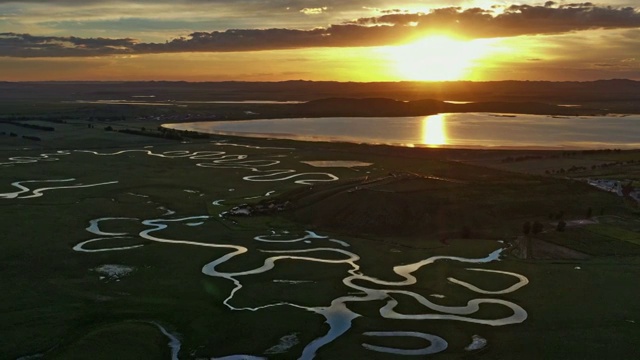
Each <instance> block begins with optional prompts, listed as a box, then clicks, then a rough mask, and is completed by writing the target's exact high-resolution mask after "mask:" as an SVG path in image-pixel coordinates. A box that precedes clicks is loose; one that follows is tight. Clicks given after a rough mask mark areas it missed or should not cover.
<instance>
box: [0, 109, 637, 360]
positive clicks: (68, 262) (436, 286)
mask: <svg viewBox="0 0 640 360" xmlns="http://www.w3.org/2000/svg"><path fill="white" fill-rule="evenodd" d="M65 111H71V110H65ZM38 121H41V120H38ZM39 123H40V122H38V124H39ZM34 124H35V123H34ZM46 124H48V123H46ZM90 125H94V126H93V127H91V126H90ZM107 125H112V126H113V127H115V128H116V129H118V128H120V127H121V128H130V129H132V128H136V129H140V128H142V127H145V128H146V129H147V130H146V131H155V130H154V129H155V126H154V123H153V122H149V121H147V122H134V121H131V120H124V121H118V122H108V123H102V122H97V121H95V120H88V119H84V118H77V119H69V120H67V121H66V122H65V123H61V124H51V126H53V127H55V131H53V132H43V131H37V130H32V129H26V128H20V127H18V128H15V127H14V126H12V125H10V124H0V126H1V127H2V128H0V131H5V130H4V129H5V128H6V129H7V130H11V131H15V132H20V134H21V135H22V133H23V132H24V133H25V134H26V132H27V131H29V134H31V131H33V134H36V133H37V135H36V136H39V137H41V138H42V140H41V141H40V142H34V141H29V140H27V139H24V138H21V137H14V138H12V137H3V138H2V140H3V141H2V143H1V144H2V146H1V147H0V163H2V164H4V165H0V166H1V171H0V194H5V196H4V197H3V196H0V212H1V213H2V216H1V220H0V221H1V225H2V229H3V231H2V232H3V235H2V241H1V243H0V267H1V268H0V276H1V279H0V280H1V281H0V283H1V284H2V288H3V290H2V293H3V296H2V297H0V321H1V322H2V324H3V330H2V331H1V336H0V354H2V357H3V358H9V359H16V358H20V357H22V356H30V355H38V354H41V355H42V356H43V357H44V358H51V359H83V358H99V357H100V356H102V357H103V358H118V359H128V358H129V359H138V358H149V359H150V358H158V359H161V358H166V359H169V358H171V356H172V355H171V348H170V347H169V345H168V343H169V341H170V338H168V337H167V336H166V335H165V334H164V333H163V332H162V331H161V330H160V328H159V327H158V325H159V326H161V327H162V328H163V329H166V331H167V332H168V333H170V334H174V335H175V336H176V337H177V338H179V340H180V342H181V347H180V352H179V357H180V358H181V359H190V358H211V357H222V356H228V355H234V354H250V355H254V356H265V357H272V358H292V359H293V358H298V357H300V356H301V354H303V351H304V350H305V348H306V347H307V346H308V345H309V344H311V343H312V342H313V341H314V340H315V339H318V338H320V337H323V336H325V335H326V334H327V331H328V330H329V326H328V325H327V324H326V323H325V321H326V320H327V318H325V317H323V316H321V315H320V314H319V313H317V312H314V311H311V310H310V309H320V308H326V307H328V306H329V305H330V304H331V302H332V301H333V300H335V299H338V298H341V297H344V296H355V297H358V296H360V297H362V296H363V295H362V294H363V291H358V290H356V289H354V287H351V286H348V285H347V283H345V279H347V278H348V277H349V276H351V277H354V280H353V284H355V285H357V286H362V287H365V288H366V289H369V291H374V290H376V291H378V290H379V291H383V290H384V291H391V290H389V289H392V290H397V289H402V290H404V291H406V293H402V294H401V293H393V292H391V293H389V294H387V295H388V297H384V298H375V297H374V298H372V299H371V300H370V301H351V302H347V303H346V304H347V307H348V309H349V311H350V312H351V313H355V314H357V315H358V317H356V318H354V319H353V321H352V322H351V327H350V328H349V330H348V331H346V332H345V333H344V334H343V335H341V336H338V337H336V338H335V339H334V340H333V341H331V342H329V343H327V344H326V345H325V346H322V347H320V348H319V350H318V351H317V355H316V358H318V359H335V358H353V359H358V358H367V359H387V358H401V357H403V356H400V355H394V354H389V353H382V352H376V351H372V350H368V349H366V348H365V347H363V345H362V344H365V343H366V344H370V345H374V346H383V347H393V348H407V349H411V348H414V349H415V348H423V347H426V346H428V345H429V343H428V342H427V341H425V340H422V339H416V338H411V337H372V336H369V335H366V333H369V332H375V331H413V332H421V333H428V334H434V335H437V336H439V337H442V338H443V339H445V340H446V341H447V343H448V347H447V349H446V350H444V351H443V352H441V353H438V354H435V355H433V356H434V357H435V358H443V359H447V358H451V359H457V358H463V357H482V358H486V359H505V358H522V359H540V358H563V359H584V358H616V359H623V358H632V355H633V354H634V353H635V352H636V347H637V341H636V339H637V338H638V336H640V328H638V321H640V303H638V301H637V291H636V289H635V286H634V284H635V283H636V282H637V279H638V276H640V251H638V249H640V246H639V244H638V242H637V239H638V232H639V230H640V228H639V227H638V224H637V221H636V220H634V219H637V216H638V213H637V210H636V209H634V208H633V207H630V206H629V204H627V203H624V202H623V201H622V200H621V199H620V198H618V197H615V196H613V195H611V194H607V193H605V192H601V191H598V190H596V189H593V188H591V187H588V186H586V185H585V184H583V183H582V182H579V181H577V179H566V178H564V176H563V177H552V176H547V175H546V174H545V173H544V170H547V169H549V168H552V167H554V166H558V165H557V164H556V163H553V164H554V165H549V166H548V167H545V166H546V165H545V166H535V168H536V169H538V170H536V171H532V172H537V173H536V174H527V173H522V172H514V170H518V171H522V170H523V169H515V168H513V167H509V166H510V164H507V163H503V162H501V161H500V160H499V159H502V158H506V157H508V156H513V155H514V154H515V155H516V156H525V155H526V154H528V152H522V153H513V152H499V151H493V152H483V151H480V152H475V151H472V150H464V151H457V150H449V151H444V150H438V149H398V148H392V147H386V146H365V145H352V144H328V143H304V142H294V141H280V140H266V139H240V138H231V137H213V138H210V139H200V140H189V139H187V140H188V141H187V142H183V141H175V140H167V139H162V138H156V137H150V136H139V135H131V134H125V133H119V132H116V131H105V130H104V127H105V126H107ZM5 140H6V141H5ZM78 150H83V151H78ZM129 150H136V151H129ZM42 154H48V155H46V156H42ZM545 154H549V155H551V154H553V153H545ZM634 154H635V153H632V152H622V153H616V154H599V156H601V157H599V158H597V159H596V158H590V159H589V161H592V162H594V163H595V162H600V161H602V162H611V161H615V160H614V159H619V160H621V159H622V158H624V159H627V157H628V158H629V159H634V156H635V155H634ZM585 156H587V155H585ZM450 159H455V160H460V159H465V161H466V162H468V163H469V164H464V163H461V162H460V161H450ZM562 159H563V158H562V157H558V158H553V157H549V159H548V160H547V161H561V160H562ZM313 160H357V161H363V162H368V163H372V164H373V165H371V166H369V167H354V168H345V167H336V168H315V167H312V166H309V165H306V164H304V163H302V161H313ZM565 160H566V159H565ZM534 161H537V160H534ZM563 161H564V160H563ZM574 161H575V159H574ZM625 161H626V160H625ZM520 164H534V163H533V162H519V163H518V165H520ZM199 165H200V166H199ZM203 165H204V166H203ZM511 165H513V164H512V163H511ZM563 166H566V165H563ZM495 167H504V168H503V169H496V168H495ZM533 167H534V166H533V165H531V168H533ZM505 169H507V170H509V171H504V170H505ZM275 170H278V171H275ZM407 173H411V174H413V175H412V176H408V177H400V178H398V179H395V180H393V179H391V180H389V179H388V178H389V176H390V175H389V174H407ZM619 174H620V176H622V175H623V174H626V170H625V171H622V170H621V171H619ZM330 175H332V176H334V177H337V178H339V180H338V181H327V180H332V179H333V178H332V177H331V176H330ZM576 178H577V177H576ZM69 179H74V180H69ZM364 179H367V180H364ZM371 179H387V180H381V181H380V182H376V183H375V186H374V187H372V188H369V189H368V190H364V191H363V190H360V189H361V188H362V187H366V186H368V185H367V183H363V181H364V182H366V181H369V180H371ZM438 179H447V180H455V181H453V182H452V181H443V180H438ZM29 180H39V181H44V180H58V181H60V180H68V181H65V182H51V183H45V182H32V183H25V182H24V181H29ZM314 180H316V182H314ZM317 180H320V181H317ZM15 182H22V183H20V184H21V185H23V186H25V187H27V188H28V191H24V192H21V193H19V194H16V192H20V191H22V190H20V188H19V187H16V186H15V185H11V184H12V183H15ZM107 182H112V183H109V184H104V185H96V186H90V187H79V186H86V185H92V184H103V183H107ZM115 182H117V183H115ZM60 186H78V187H76V188H66V189H62V188H59V189H48V190H43V191H41V192H40V194H42V196H37V195H38V193H37V192H33V190H36V189H38V188H40V189H41V188H47V187H60ZM356 187H358V188H359V190H358V191H351V190H353V189H355V188H356ZM350 191H351V192H350ZM7 194H15V195H14V196H13V197H11V196H8V195H7ZM267 194H269V195H268V196H267ZM266 200H273V201H278V202H284V201H290V202H292V203H293V205H292V207H291V208H288V209H287V210H285V211H282V212H276V213H273V214H270V215H265V216H252V217H243V216H225V215H222V214H223V213H224V212H226V211H230V210H231V209H232V208H233V207H235V206H237V205H240V204H243V203H259V202H260V201H263V202H264V201H266ZM588 208H593V209H596V210H595V212H596V213H597V214H595V217H596V219H597V220H598V223H597V224H592V225H586V226H578V227H569V228H567V230H566V231H565V232H556V231H554V225H555V223H557V220H555V219H549V215H550V214H557V213H559V212H562V213H563V214H564V215H563V216H564V218H565V219H566V220H574V219H583V218H584V217H585V213H586V210H587V209H588ZM601 210H602V212H603V213H604V216H600V215H599V212H600V211H601ZM101 218H120V219H111V220H109V219H105V220H103V221H100V222H98V224H99V231H97V232H96V230H95V229H94V230H93V232H91V231H88V230H87V228H88V227H90V225H91V221H92V220H94V221H95V220H97V219H101ZM160 219H164V220H163V221H160ZM149 221H151V222H149ZM153 221H156V222H155V223H154V222H153ZM526 221H530V222H534V221H539V222H541V223H543V224H544V229H545V230H544V232H542V233H540V234H537V235H535V236H536V238H537V239H539V240H540V241H549V242H553V243H556V244H560V245H562V246H566V247H570V248H573V249H575V250H578V251H581V252H584V253H586V254H588V255H589V259H586V260H575V259H574V260H571V259H564V260H561V259H518V258H516V257H512V256H508V255H504V256H503V258H502V260H501V261H499V262H498V261H495V262H487V263H482V264H472V265H469V264H468V263H464V262H460V261H454V260H451V259H450V260H445V259H443V260H438V261H435V262H434V263H433V264H429V265H426V266H423V267H420V268H419V269H417V270H416V271H415V272H414V273H413V275H414V276H415V277H416V279H417V281H416V282H415V283H410V284H407V285H405V286H402V287H400V286H398V285H393V286H391V285H381V284H379V283H376V282H375V281H366V280H365V279H363V277H364V276H368V277H372V278H376V279H378V280H380V281H387V282H398V281H400V280H402V278H401V277H400V276H399V274H398V273H397V272H394V271H393V268H394V267H395V266H398V265H406V264H412V263H416V262H420V261H422V260H424V259H427V258H430V257H433V256H458V257H465V258H474V259H481V258H485V257H486V256H487V255H488V254H490V253H492V252H494V251H496V250H498V249H500V248H502V247H505V246H509V245H510V243H511V242H512V241H514V239H516V238H517V237H518V236H520V235H521V234H522V224H523V223H524V222H526ZM158 223H162V224H165V225H167V227H166V228H164V229H160V228H157V227H154V226H155V225H154V224H158ZM464 228H468V229H469V230H470V231H469V232H468V233H463V230H464ZM150 229H156V230H155V231H154V232H149V230H150ZM306 231H314V232H315V233H317V234H318V235H319V236H327V238H321V237H318V238H309V239H307V240H301V241H296V242H264V241H258V240H256V238H257V237H261V239H266V240H271V241H290V240H295V239H302V238H304V236H306V235H307V234H308V233H306ZM117 234H120V235H117ZM530 236H533V235H530ZM152 237H157V238H160V239H164V240H170V241H173V242H161V241H156V240H153V239H152ZM463 237H464V238H463ZM96 239H99V240H96ZM89 240H96V241H94V242H90V243H86V245H84V246H82V249H84V250H89V251H96V250H112V249H113V248H127V249H123V250H121V251H99V252H81V251H74V247H77V246H78V245H79V244H81V243H83V242H86V241H89ZM331 240H336V241H331ZM497 240H502V241H504V243H499V242H498V241H497ZM176 241H182V243H177V242H176ZM187 242H189V243H187ZM345 244H347V245H349V246H348V247H347V246H345ZM237 247H242V248H245V249H247V252H246V253H243V254H240V255H236V256H233V257H231V258H229V259H228V261H226V262H223V263H220V264H219V265H218V266H217V267H216V269H215V270H216V271H218V272H219V274H227V275H225V276H230V275H228V274H239V273H245V272H247V271H252V270H255V269H258V268H260V267H261V266H263V264H265V261H267V260H268V259H270V258H271V257H273V256H278V255H282V254H285V255H288V256H298V257H310V258H313V259H316V260H315V261H311V260H308V259H307V260H304V259H300V258H282V259H280V260H277V261H276V263H275V264H276V265H275V266H274V267H273V269H271V270H269V271H262V272H254V273H252V274H244V275H237V276H235V277H225V276H222V275H218V276H210V275H207V274H205V273H203V266H205V265H206V264H210V263H211V262H212V261H216V260H219V259H221V258H223V257H225V256H229V255H230V254H231V253H232V252H233V251H236V250H237ZM316 248H325V249H327V248H328V249H330V250H323V251H316V252H310V250H313V249H316ZM340 251H342V252H340ZM347 253H350V254H357V255H358V256H359V259H358V260H357V261H356V263H357V265H358V266H359V269H358V271H357V272H355V273H350V272H349V271H350V270H353V269H352V265H351V264H350V263H349V261H348V259H346V258H345V256H346V254H347ZM103 265H119V266H123V267H128V268H130V269H132V271H131V272H129V273H127V274H125V275H122V276H118V275H109V274H105V273H100V272H99V271H98V270H97V269H99V268H100V267H101V266H103ZM469 267H472V268H482V269H484V270H495V271H504V272H509V273H514V274H519V275H522V276H525V277H526V278H527V279H528V281H529V283H528V284H527V285H526V286H524V287H522V288H520V289H518V290H517V291H513V292H507V293H504V294H482V295H480V294H478V293H476V292H474V291H472V290H469V289H468V288H464V287H461V286H459V285H456V284H454V283H452V282H451V281H450V280H448V279H449V278H455V279H458V280H460V281H465V282H468V283H470V284H473V285H475V286H477V287H478V288H480V289H487V290H489V291H499V290H502V289H505V288H508V287H509V286H511V285H513V284H514V282H515V280H514V277H513V276H508V275H505V274H498V273H482V272H477V271H469V270H467V268H469ZM232 278H233V279H237V280H238V281H239V282H240V283H241V284H242V288H239V289H238V288H237V286H236V285H234V283H233V281H232V280H231V279H232ZM234 289H235V290H234ZM233 291H235V293H234V295H233V297H232V298H230V295H231V294H232V292H233ZM350 293H352V294H351V295H349V294H350ZM411 294H414V295H415V296H417V295H420V296H422V297H424V298H426V299H429V300H430V301H431V302H433V303H435V304H437V305H441V306H450V307H463V306H465V304H467V303H468V302H469V301H473V300H474V299H478V298H491V299H498V300H500V301H504V302H506V303H509V304H513V305H514V306H518V307H521V308H523V309H524V310H525V311H526V312H527V314H528V316H527V318H526V320H524V321H523V322H519V323H513V324H507V325H504V326H490V325H486V324H481V323H478V322H474V321H452V320H406V319H405V320H403V319H394V318H388V317H384V316H382V315H381V313H380V309H381V308H383V307H384V306H385V305H386V304H387V301H388V300H389V298H393V299H395V300H397V301H398V303H399V305H398V307H397V308H396V309H395V310H396V311H397V312H398V313H403V314H433V313H438V312H437V311H434V310H432V309H429V308H425V307H424V306H423V305H421V304H420V303H419V302H418V301H417V300H416V299H417V297H414V295H411ZM433 295H442V296H444V297H440V296H438V297H435V296H433ZM225 301H226V302H227V303H225ZM281 302H287V303H290V304H295V305H296V306H291V305H279V306H272V305H273V304H277V303H281ZM228 305H231V306H232V307H233V309H236V310H233V309H232V308H230V306H228ZM241 308H251V309H252V310H246V309H245V310H239V309H241ZM258 308H259V309H258ZM510 315H511V310H510V309H509V308H508V307H505V306H502V305H499V304H496V303H484V304H482V305H481V306H480V308H479V310H478V311H477V312H474V313H473V314H472V315H469V317H470V318H473V319H475V320H478V319H480V320H491V319H501V318H505V317H509V316H510ZM476 334H478V335H481V336H482V337H483V338H485V339H487V341H488V344H489V346H488V347H487V348H485V349H483V350H481V351H479V352H475V353H469V352H467V351H465V350H464V348H465V346H467V345H469V343H470V342H471V337H472V335H476ZM291 335H295V338H296V339H297V343H296V344H294V345H292V347H290V348H289V349H287V350H286V351H285V352H283V353H280V354H270V352H269V349H272V348H273V347H274V346H275V345H277V344H278V343H279V342H280V340H281V339H282V338H283V337H286V336H291Z"/></svg>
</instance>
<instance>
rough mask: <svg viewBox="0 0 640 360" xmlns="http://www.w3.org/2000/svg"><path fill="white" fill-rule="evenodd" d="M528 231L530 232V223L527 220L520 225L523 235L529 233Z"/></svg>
mask: <svg viewBox="0 0 640 360" xmlns="http://www.w3.org/2000/svg"><path fill="white" fill-rule="evenodd" d="M530 232H531V223H530V222H529V221H527V222H525V223H524V224H523V225H522V233H524V234H525V235H529V233H530Z"/></svg>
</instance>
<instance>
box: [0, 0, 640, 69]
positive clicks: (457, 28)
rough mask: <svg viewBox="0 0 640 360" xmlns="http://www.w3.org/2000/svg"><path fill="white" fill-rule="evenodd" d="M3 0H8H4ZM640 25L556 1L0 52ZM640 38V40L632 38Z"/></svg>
mask: <svg viewBox="0 0 640 360" xmlns="http://www.w3.org/2000/svg"><path fill="white" fill-rule="evenodd" d="M0 1H1V0H0ZM617 28H640V13H639V12H638V11H637V10H635V9H634V8H630V7H626V8H611V7H606V8H603V7H597V6H593V5H592V4H591V3H576V4H564V5H561V6H556V5H554V4H549V3H547V4H545V6H529V5H512V6H510V7H508V8H506V9H505V12H504V13H500V14H497V15H496V14H494V13H493V12H492V11H491V10H484V9H479V8H473V9H466V10H463V9H461V8H457V7H450V8H442V9H435V10H433V11H431V12H429V13H413V14H408V13H388V14H384V15H381V16H379V17H373V18H361V19H357V20H354V21H352V22H349V23H344V24H339V25H331V26H328V27H324V28H317V29H311V30H297V29H237V30H236V29H231V30H226V31H213V32H194V33H192V34H190V35H189V36H186V37H180V38H177V39H173V40H168V41H166V42H164V43H145V42H139V41H136V40H134V39H130V38H123V39H107V38H78V37H59V36H32V35H29V34H16V33H2V34H0V56H13V57H73V56H101V55H114V54H150V53H177V52H238V51H258V50H278V49H295V48H309V47H349V46H353V47H358V46H380V45H391V44H397V43H401V42H404V41H408V40H410V39H414V38H416V37H418V36H422V35H425V34H428V33H429V32H449V33H453V34H457V35H459V36H463V37H467V38H490V37H508V36H518V35H535V34H558V33H565V32H571V31H578V30H588V29H617ZM630 41H631V42H632V43H635V44H637V38H636V39H630Z"/></svg>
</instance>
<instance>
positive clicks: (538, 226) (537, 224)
mask: <svg viewBox="0 0 640 360" xmlns="http://www.w3.org/2000/svg"><path fill="white" fill-rule="evenodd" d="M542 230H544V225H542V223H541V222H539V221H536V222H534V223H533V227H532V228H531V231H532V232H533V235H537V234H539V233H541V232H542Z"/></svg>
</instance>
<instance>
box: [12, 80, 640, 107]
mask: <svg viewBox="0 0 640 360" xmlns="http://www.w3.org/2000/svg"><path fill="white" fill-rule="evenodd" d="M151 95H153V96H154V98H153V99H154V100H155V101H239V100H276V101H312V102H311V103H310V104H308V111H310V112H312V111H314V112H317V113H321V112H322V110H321V109H319V107H321V105H322V104H323V102H324V104H325V105H326V104H328V101H329V100H327V99H334V100H332V101H333V103H332V105H334V106H337V107H338V108H340V107H341V106H347V101H346V100H344V101H338V100H336V99H339V98H342V99H346V98H350V99H360V100H358V101H355V100H351V102H350V103H349V106H351V107H354V106H355V107H362V106H363V104H365V103H367V105H369V106H373V107H376V108H377V109H379V110H381V111H393V112H395V113H407V114H409V113H412V112H411V111H410V108H412V107H413V109H414V111H415V109H416V108H418V109H421V111H424V110H425V109H434V110H432V111H436V110H435V109H443V110H440V111H446V109H448V107H449V105H445V104H442V102H444V101H469V102H475V103H484V105H482V108H483V109H484V110H477V109H479V108H480V105H479V104H474V105H469V104H454V105H464V106H455V108H456V109H457V111H508V108H509V107H513V106H511V105H507V103H518V105H517V106H519V107H525V108H527V109H529V110H527V112H530V113H550V111H551V110H554V109H552V108H551V107H550V106H551V105H581V106H582V107H586V108H594V109H603V110H606V111H611V112H619V113H640V81H635V80H626V79H612V80H598V81H589V82H551V81H497V82H471V81H455V82H371V83H356V82H332V81H304V80H293V81H282V82H240V81H225V82H198V83H189V82H183V81H178V82H171V81H147V82H0V102H7V101H44V102H58V101H69V100H127V99H132V98H133V97H135V96H151ZM318 99H321V100H318ZM362 99H379V100H378V101H376V102H374V101H372V100H362ZM382 99H385V100H382ZM423 99H433V100H423ZM316 100H317V101H320V102H318V103H315V102H314V101H316ZM392 101H399V102H403V101H409V102H410V103H409V104H408V105H406V104H405V105H402V104H395V103H393V102H392ZM436 101H437V102H440V103H436ZM414 102H416V103H414ZM544 104H547V105H544ZM314 106H317V107H318V109H316V110H314V109H313V107H314ZM394 109H395V110H394ZM505 109H506V110H505ZM555 110H557V111H555ZM555 110H554V112H553V113H556V114H565V113H575V112H567V111H566V110H562V109H557V108H556V109H555ZM359 111H360V112H365V109H362V110H359Z"/></svg>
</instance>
